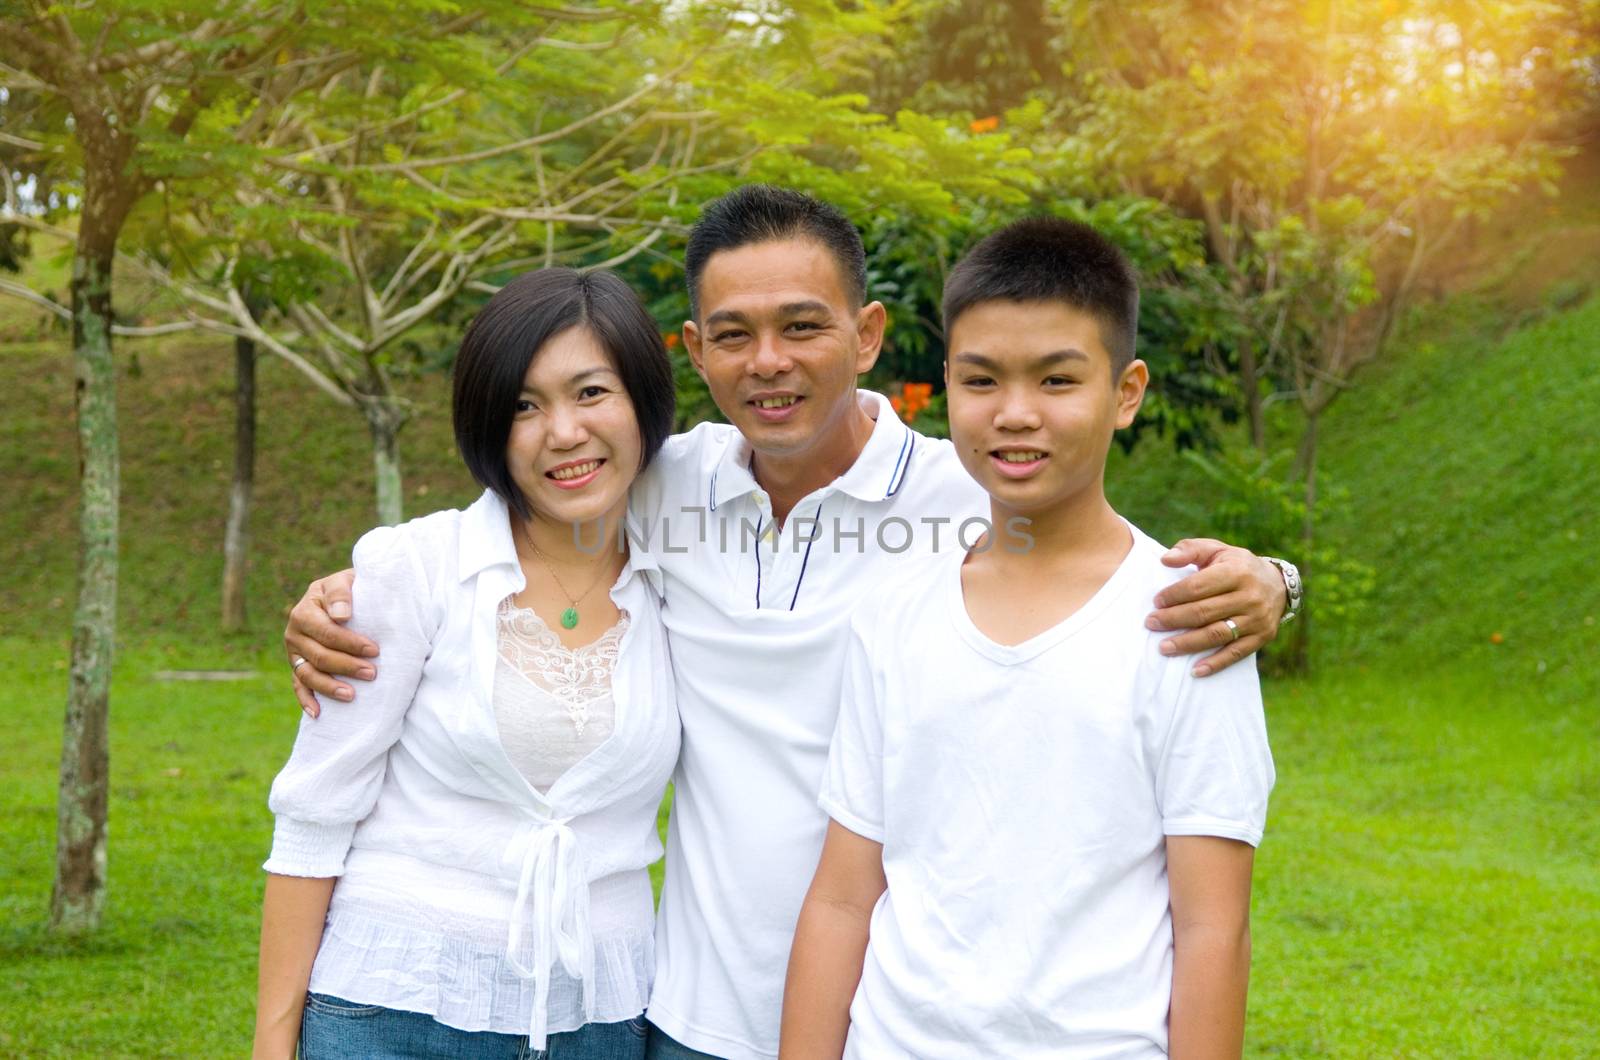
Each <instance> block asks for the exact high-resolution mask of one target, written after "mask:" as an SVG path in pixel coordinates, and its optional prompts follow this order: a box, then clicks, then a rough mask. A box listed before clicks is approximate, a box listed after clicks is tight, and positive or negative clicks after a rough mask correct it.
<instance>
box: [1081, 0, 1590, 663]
mask: <svg viewBox="0 0 1600 1060" xmlns="http://www.w3.org/2000/svg"><path fill="white" fill-rule="evenodd" d="M1064 6H1065V8H1066V9H1067V11H1068V16H1069V17H1068V22H1069V24H1070V25H1072V26H1073V27H1074V33H1075V36H1076V39H1077V41H1078V44H1079V48H1078V49H1077V53H1078V62H1079V69H1080V71H1081V74H1080V82H1079V91H1080V98H1081V100H1082V102H1081V105H1080V106H1079V108H1078V110H1077V112H1076V115H1075V117H1076V121H1075V129H1074V133H1073V136H1074V141H1075V144H1076V149H1077V150H1079V151H1081V152H1082V153H1083V154H1084V156H1086V157H1089V158H1092V159H1094V160H1095V165H1096V166H1097V167H1098V168H1099V169H1100V170H1101V171H1103V172H1104V173H1105V174H1106V178H1105V179H1106V180H1107V182H1108V183H1109V182H1113V181H1115V182H1118V183H1120V184H1121V185H1122V186H1123V187H1124V188H1126V189H1128V190H1133V191H1137V192H1140V193H1148V194H1153V195H1158V196H1161V197H1163V198H1167V199H1169V200H1172V201H1175V202H1177V203H1179V204H1180V205H1181V206H1183V207H1184V208H1186V209H1187V210H1189V211H1191V212H1192V213H1193V214H1194V215H1196V216H1198V217H1199V218H1201V219H1202V220H1203V222H1204V225H1205V231H1206V240H1207V244H1208V248H1209V253H1210V256H1211V259H1212V262H1213V263H1214V265H1215V267H1216V268H1217V270H1218V271H1219V273H1220V276H1221V277H1222V287H1223V290H1224V291H1225V293H1226V297H1227V300H1228V302H1229V303H1230V304H1231V306H1232V310H1233V316H1234V318H1235V322H1236V324H1235V326H1234V327H1233V328H1231V329H1229V334H1230V335H1231V339H1232V343H1231V345H1232V352H1233V355H1234V357H1233V365H1232V367H1233V370H1234V371H1235V372H1236V374H1237V379H1238V381H1239V391H1240V393H1241V395H1242V398H1243V400H1244V404H1245V410H1244V411H1245V415H1246V417H1247V419H1248V422H1249V424H1250V433H1251V438H1252V441H1253V442H1254V443H1255V444H1256V445H1257V446H1261V445H1264V444H1265V442H1266V436H1267V429H1266V421H1265V406H1266V403H1267V402H1268V401H1269V400H1272V399H1274V398H1278V397H1283V398H1288V399H1290V400H1293V401H1295V402H1296V404H1297V405H1298V407H1299V410H1300V412H1301V417H1300V419H1301V423H1302V429H1301V431H1300V441H1299V446H1298V461H1297V473H1298V476H1299V478H1300V480H1301V482H1302V484H1303V492H1304V511H1305V519H1304V523H1303V526H1302V534H1301V537H1302V541H1301V548H1302V550H1303V553H1304V554H1305V555H1306V556H1309V555H1310V554H1311V553H1312V551H1313V549H1314V547H1315V541H1314V536H1315V529H1314V517H1315V512H1316V508H1317V503H1316V502H1317V439H1318V428H1319V425H1320V422H1321V417H1322V416H1323V414H1324V413H1325V412H1326V411H1327V409H1328V408H1329V407H1330V406H1331V405H1332V404H1333V402H1334V401H1335V400H1337V398H1338V397H1339V395H1340V394H1342V393H1344V392H1346V391H1347V390H1349V389H1350V388H1351V387H1352V386H1353V385H1354V380H1355V376H1356V374H1357V372H1358V371H1359V370H1360V368H1362V367H1363V366H1364V365H1367V364H1369V363H1371V362H1372V361H1374V360H1376V359H1377V358H1379V357H1381V356H1382V355H1383V353H1384V351H1385V349H1386V346H1387V343H1388V340H1389V337H1390V336H1391V335H1392V334H1393V331H1394V327H1395V324H1396V322H1397V321H1398V319H1399V318H1400V315H1401V314H1402V313H1403V312H1404V310H1405V308H1406V307H1407V306H1408V305H1409V304H1410V302H1411V300H1412V299H1413V297H1414V296H1415V293H1416V291H1417V288H1418V280H1419V278H1420V277H1421V276H1422V275H1423V271H1424V269H1425V268H1426V267H1427V266H1428V264H1429V263H1430V262H1431V261H1432V260H1434V259H1435V258H1436V257H1437V256H1438V255H1439V254H1440V253H1441V252H1442V251H1443V250H1445V249H1447V248H1449V247H1450V246H1452V240H1453V238H1454V236H1455V235H1456V234H1457V233H1458V232H1459V230H1460V229H1461V226H1462V225H1463V223H1464V222H1465V221H1466V220H1467V219H1469V218H1472V217H1476V216H1482V215H1484V214H1485V213H1486V212H1487V211H1488V210H1489V209H1491V208H1492V207H1494V206H1495V205H1497V204H1498V203H1500V202H1502V201H1504V199H1505V197H1506V196H1507V194H1508V193H1510V192H1512V191H1514V190H1516V189H1519V188H1522V187H1525V186H1528V185H1535V186H1537V185H1539V184H1540V183H1544V184H1547V185H1548V184H1549V182H1550V181H1551V180H1552V178H1553V176H1554V174H1555V172H1556V167H1557V162H1558V159H1559V157H1560V154H1561V149H1560V147H1559V146H1558V145H1557V144H1554V143H1552V142H1550V140H1549V139H1548V137H1547V136H1546V135H1542V134H1546V133H1548V131H1549V129H1550V127H1551V126H1550V122H1551V120H1552V119H1553V118H1554V117H1556V116H1557V115H1559V114H1560V113H1561V112H1562V110H1563V107H1564V105H1565V103H1566V102H1567V101H1568V100H1570V98H1571V92H1570V91H1567V90H1563V93H1564V95H1565V97H1566V98H1565V99H1563V98H1562V93H1558V94H1557V97H1556V98H1555V99H1550V98H1548V96H1549V95H1550V94H1551V90H1552V87H1553V86H1555V87H1559V86H1562V85H1567V86H1569V87H1570V84H1571V82H1572V81H1573V80H1574V79H1575V78H1578V77H1581V76H1582V64H1581V57H1582V55H1583V50H1584V47H1585V46H1584V45H1583V44H1582V43H1581V35H1579V34H1577V33H1574V32H1573V31H1572V29H1571V23H1570V19H1571V16H1572V11H1571V10H1568V7H1570V5H1567V6H1566V7H1564V6H1563V5H1561V4H1548V3H1543V2H1532V0H1530V2H1527V3H1507V4H1499V5H1495V6H1494V7H1493V8H1492V9H1488V8H1483V7H1481V6H1473V5H1461V4H1453V3H1444V2H1434V0H1411V2H1407V3H1394V2H1391V0H1317V2H1305V0H1267V2H1262V3H1254V4H1250V5H1223V6H1222V7H1206V8H1204V9H1202V8H1200V7H1198V6H1196V5H1194V4H1192V3H1187V2H1184V0H1161V2H1156V3H1150V4H1142V5H1138V6H1137V7H1134V8H1129V7H1127V6H1126V5H1113V4H1110V3H1105V2H1100V0H1086V2H1078V3H1069V4H1067V5H1064ZM1591 54H1592V53H1591ZM1542 95H1543V96H1544V97H1545V98H1541V97H1542ZM1552 103H1554V104H1555V105H1554V106H1552V105H1551V104H1552ZM1306 626H1307V624H1306V623H1302V624H1301V629H1300V633H1301V638H1300V640H1299V642H1298V643H1299V647H1300V650H1301V651H1302V652H1304V650H1305V646H1306V643H1307V641H1306V639H1305V636H1304V634H1305V628H1306Z"/></svg>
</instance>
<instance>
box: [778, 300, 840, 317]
mask: <svg viewBox="0 0 1600 1060" xmlns="http://www.w3.org/2000/svg"><path fill="white" fill-rule="evenodd" d="M778 313H779V315H780V316H786V317H794V316H801V315H803V314H806V313H820V314H821V315H823V316H831V315H832V313H833V310H832V308H830V307H829V305H828V303H827V302H818V301H816V300H815V299H808V300H806V301H803V302H785V303H783V305H781V306H779V307H778Z"/></svg>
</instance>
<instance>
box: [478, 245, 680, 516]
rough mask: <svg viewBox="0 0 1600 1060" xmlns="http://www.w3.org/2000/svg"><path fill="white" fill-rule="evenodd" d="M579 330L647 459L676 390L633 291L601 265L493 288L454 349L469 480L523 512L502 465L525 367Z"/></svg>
mask: <svg viewBox="0 0 1600 1060" xmlns="http://www.w3.org/2000/svg"><path fill="white" fill-rule="evenodd" d="M573 327H583V328H587V329H588V330H589V331H590V332H591V333H592V334H593V335H594V336H595V338H596V339H598V340H599V342H600V346H601V348H603V349H604V350H605V351H606V355H607V356H608V357H610V358H611V363H612V366H613V367H614V368H615V369H616V371H617V375H619V376H621V377H622V386H623V389H624V390H626V391H627V393H628V399H629V400H630V401H632V402H633V411H634V415H635V416H636V417H638V420H639V438H640V442H641V451H642V454H643V455H642V459H641V461H640V465H639V466H640V468H641V469H643V468H644V467H645V466H647V465H648V464H649V463H650V461H651V459H652V458H653V457H654V456H655V455H656V453H657V452H658V451H659V450H660V449H661V443H662V442H664V441H666V439H667V435H669V434H671V433H672V423H673V411H674V405H675V401H676V395H675V393H674V389H673V381H672V362H671V360H670V359H669V358H668V356H667V348H666V345H665V343H663V342H662V339H661V332H660V331H659V330H658V329H657V327H656V323H655V321H654V320H652V319H651V318H650V314H649V313H648V312H646V310H645V308H644V305H643V303H641V302H640V301H639V296H638V295H636V294H634V293H633V289H632V288H630V287H629V286H628V285H627V284H626V283H624V282H623V281H622V280H621V279H619V278H618V277H617V276H616V275H615V274H614V273H610V272H605V271H603V270H598V269H597V270H595V271H593V272H579V271H577V270H576V269H540V270H539V271H537V272H528V273H524V274H522V275H521V276H518V277H517V278H516V279H514V280H512V281H511V282H510V283H508V284H506V285H505V286H504V287H502V288H500V290H499V291H498V292H496V294H495V295H494V297H493V298H490V299H489V301H488V304H486V305H485V306H484V307H483V308H482V309H481V310H479V311H478V315H477V316H475V317H473V318H472V323H471V324H469V325H467V333H466V335H465V336H464V337H463V338H462V340H461V351H460V352H459V353H457V354H456V375H455V394H454V399H453V401H452V418H453V420H454V422H455V430H456V445H457V446H458V447H459V448H460V450H461V458H462V459H463V460H464V461H466V464H467V470H469V471H471V472H472V477H473V478H475V479H477V480H478V482H479V483H481V484H482V485H483V486H485V487H486V488H488V489H491V490H494V491H495V492H496V493H498V494H499V495H500V497H501V498H502V499H503V500H504V501H505V502H506V504H507V505H509V506H510V508H511V510H512V511H514V512H516V513H517V514H518V515H520V516H522V517H523V518H524V519H526V518H528V517H529V516H530V515H531V514H532V513H531V511H530V510H529V508H528V501H527V498H526V497H524V496H523V495H522V491H521V490H519V489H517V487H516V484H515V483H514V482H513V481H512V479H511V471H510V469H509V468H507V467H506V441H507V440H508V439H509V438H510V437H511V421H512V419H513V418H514V417H515V416H516V406H517V400H518V398H520V397H521V396H522V382H523V379H524V378H525V377H526V376H527V374H528V365H529V364H530V363H531V362H532V361H533V358H534V355H535V354H536V353H538V352H539V350H540V349H541V348H542V347H543V346H544V344H545V343H547V342H549V341H550V340H551V339H553V338H555V337H556V336H557V335H559V334H561V333H562V332H563V331H566V330H567V329H568V328H573Z"/></svg>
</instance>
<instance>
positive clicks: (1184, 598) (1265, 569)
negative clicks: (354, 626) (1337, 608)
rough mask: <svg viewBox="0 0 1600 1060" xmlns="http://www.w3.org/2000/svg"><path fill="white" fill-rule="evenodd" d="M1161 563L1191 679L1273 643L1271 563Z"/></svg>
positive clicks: (1164, 614)
mask: <svg viewBox="0 0 1600 1060" xmlns="http://www.w3.org/2000/svg"><path fill="white" fill-rule="evenodd" d="M1161 562H1163V563H1165V564H1166V565H1167V566H1169V567H1186V566H1188V565H1189V564H1191V563H1192V564H1194V565H1195V566H1197V567H1199V568H1200V569H1199V570H1198V571H1196V572H1195V573H1194V574H1191V575H1189V576H1188V577H1187V578H1185V579H1183V580H1182V581H1180V582H1176V583H1175V584H1172V585H1169V586H1167V587H1166V588H1165V589H1163V590H1162V591H1161V592H1160V594H1158V595H1157V596H1156V601H1155V602H1156V606H1157V607H1158V608H1160V610H1159V611H1155V612H1152V613H1151V615H1150V617H1149V618H1147V619H1146V620H1145V625H1146V626H1147V627H1149V628H1150V629H1155V630H1163V629H1171V630H1187V632H1185V633H1182V634H1180V635H1179V636H1176V637H1169V638H1168V639H1167V640H1165V641H1163V642H1162V643H1161V650H1162V652H1163V653H1165V654H1167V655H1194V654H1196V653H1198V652H1202V651H1205V650H1207V649H1217V650H1215V651H1213V652H1212V653H1211V654H1210V655H1208V656H1206V657H1205V658H1204V659H1201V660H1200V661H1199V662H1198V663H1196V664H1195V666H1194V673H1195V676H1196V677H1206V676H1208V675H1210V674H1214V673H1217V672H1218V671H1221V670H1226V669H1227V668H1228V667H1230V666H1232V665H1233V664H1234V663H1236V662H1238V661H1239V660H1240V659H1243V658H1245V657H1246V656H1248V655H1251V654H1253V653H1255V652H1258V651H1260V650H1261V649H1262V648H1264V647H1266V646H1267V645H1268V644H1270V643H1272V641H1273V640H1274V639H1276V638H1277V636H1278V623H1279V622H1280V621H1282V619H1283V616H1284V613H1285V610H1286V609H1287V607H1288V604H1289V592H1288V588H1287V586H1285V584H1284V579H1283V574H1282V572H1281V571H1279V570H1278V568H1277V567H1275V566H1273V565H1272V564H1271V563H1268V562H1267V561H1266V560H1264V559H1262V558H1261V557H1260V556H1257V555H1255V554H1254V553H1253V552H1251V551H1250V550H1249V549H1243V548H1235V547H1233V546H1232V545H1228V544H1225V543H1224V542H1221V541H1215V540H1213V539H1211V538H1194V539H1191V540H1184V541H1179V542H1178V543H1177V544H1176V545H1174V546H1173V547H1172V549H1171V550H1170V551H1168V552H1167V554H1166V555H1165V556H1162V557H1161ZM1230 619H1231V620H1232V621H1233V626H1232V627H1230V626H1229V625H1228V620H1230ZM1236 631H1237V633H1236ZM301 669H302V670H304V669H308V667H304V666H302V667H301Z"/></svg>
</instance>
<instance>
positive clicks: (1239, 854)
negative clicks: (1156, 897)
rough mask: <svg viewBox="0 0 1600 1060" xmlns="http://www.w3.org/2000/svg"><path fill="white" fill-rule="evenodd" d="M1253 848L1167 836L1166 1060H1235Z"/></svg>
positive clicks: (1246, 969) (1246, 977)
mask: <svg viewBox="0 0 1600 1060" xmlns="http://www.w3.org/2000/svg"><path fill="white" fill-rule="evenodd" d="M1254 861H1255V848H1254V847H1252V846H1251V845H1250V844H1248V843H1241V842H1239V841H1237V840H1234V839H1221V838H1218V837H1216V836H1168V837H1167V880H1168V886H1169V887H1170V888H1171V894H1172V899H1171V900H1172V1009H1171V1013H1170V1016H1169V1026H1168V1042H1167V1045H1168V1051H1169V1052H1170V1054H1171V1056H1172V1060H1223V1058H1226V1060H1239V1057H1240V1056H1241V1055H1242V1054H1243V1052H1244V1007H1245V993H1246V990H1247V988H1248V986H1249V983H1250V871H1251V868H1252V866H1253V864H1254Z"/></svg>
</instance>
